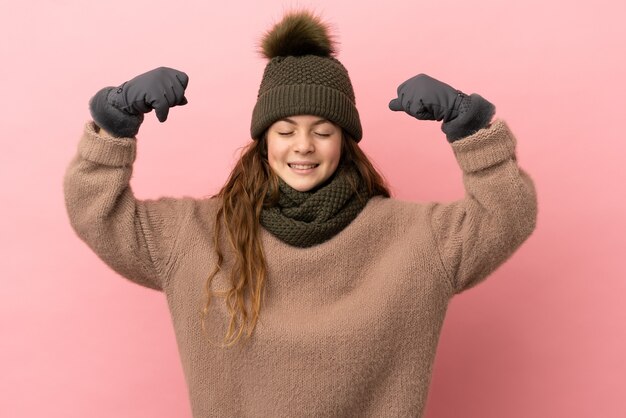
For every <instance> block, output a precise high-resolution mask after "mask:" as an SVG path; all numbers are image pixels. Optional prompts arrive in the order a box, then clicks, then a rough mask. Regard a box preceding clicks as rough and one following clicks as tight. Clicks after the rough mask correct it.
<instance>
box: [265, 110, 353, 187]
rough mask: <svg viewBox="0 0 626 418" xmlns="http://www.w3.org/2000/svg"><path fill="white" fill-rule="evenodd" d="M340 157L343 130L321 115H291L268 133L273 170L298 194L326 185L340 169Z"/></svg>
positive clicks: (277, 122)
mask: <svg viewBox="0 0 626 418" xmlns="http://www.w3.org/2000/svg"><path fill="white" fill-rule="evenodd" d="M340 157H341V127H339V126H338V125H335V124H334V123H332V122H330V121H328V120H326V119H324V118H321V117H319V116H312V115H298V116H289V117H288V118H283V119H280V120H278V121H276V122H274V124H272V126H270V127H269V129H268V131H267V159H268V161H269V164H270V167H271V168H272V170H273V171H274V173H276V175H278V176H279V177H280V178H281V179H283V180H284V181H285V183H287V184H288V185H289V186H291V187H293V188H294V189H296V190H298V191H301V192H306V191H309V190H311V189H313V188H314V187H316V186H318V185H320V184H322V183H324V182H325V181H326V180H327V179H328V178H329V177H330V176H332V174H333V173H334V172H335V170H336V169H337V166H338V165H339V160H340Z"/></svg>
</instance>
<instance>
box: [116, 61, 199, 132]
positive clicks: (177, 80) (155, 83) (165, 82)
mask: <svg viewBox="0 0 626 418" xmlns="http://www.w3.org/2000/svg"><path fill="white" fill-rule="evenodd" d="M188 83H189V77H188V76H187V74H185V73H184V72H182V71H178V70H175V69H173V68H168V67H159V68H155V69H154V70H151V71H148V72H147V73H143V74H140V75H138V76H137V77H135V78H133V79H132V80H129V81H127V82H125V83H124V84H122V85H121V86H119V87H117V88H116V89H113V90H111V91H110V92H109V94H108V95H107V102H108V103H109V104H110V105H112V106H113V107H115V108H117V109H120V110H122V111H124V112H126V113H128V114H130V115H135V116H138V115H141V114H144V113H149V112H151V111H152V109H154V110H155V112H156V115H157V118H158V119H159V121H160V122H165V120H166V119H167V115H168V113H169V110H170V107H174V106H183V105H185V104H187V99H186V98H185V89H186V88H187V84H188Z"/></svg>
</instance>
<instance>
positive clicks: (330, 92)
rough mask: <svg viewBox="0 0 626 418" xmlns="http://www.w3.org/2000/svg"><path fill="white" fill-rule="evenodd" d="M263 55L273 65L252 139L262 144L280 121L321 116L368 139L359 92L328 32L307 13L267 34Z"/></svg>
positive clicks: (290, 16)
mask: <svg viewBox="0 0 626 418" xmlns="http://www.w3.org/2000/svg"><path fill="white" fill-rule="evenodd" d="M260 52H261V54H262V55H263V56H264V57H265V58H267V59H269V62H268V64H267V65H266V67H265V71H264V73H263V79H262V81H261V86H260V88H259V93H258V95H257V102H256V105H255V106H254V110H253V112H252V124H251V127H250V133H251V135H252V138H254V139H259V138H260V137H261V135H262V134H263V132H264V131H265V130H266V129H267V128H269V127H270V125H272V124H273V123H274V122H276V121H277V120H279V119H282V118H285V117H289V116H292V115H316V116H320V117H323V118H326V119H328V120H330V121H332V122H334V123H336V124H337V125H339V126H341V127H342V128H343V129H345V130H346V131H347V132H348V133H349V134H350V136H351V137H352V138H353V139H354V140H355V141H356V142H359V141H360V140H361V137H362V136H363V132H362V129H361V121H360V119H359V112H358V111H357V109H356V106H355V98H354V90H353V89H352V83H351V82H350V77H349V76H348V71H347V70H346V68H345V67H344V66H343V65H342V64H341V62H339V60H337V59H336V58H335V57H334V55H335V54H336V49H335V43H334V42H333V40H332V39H331V36H330V35H329V28H328V26H327V25H326V24H325V23H323V22H322V21H321V20H320V19H319V18H318V17H316V16H314V15H313V14H312V13H310V12H308V11H297V12H289V13H287V14H286V15H285V16H284V17H283V19H282V20H281V21H280V22H279V23H277V24H276V25H274V27H273V28H272V29H271V30H269V31H268V32H266V34H265V35H264V37H263V39H262V42H261V51H260Z"/></svg>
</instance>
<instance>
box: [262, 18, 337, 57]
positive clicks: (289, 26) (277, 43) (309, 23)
mask: <svg viewBox="0 0 626 418" xmlns="http://www.w3.org/2000/svg"><path fill="white" fill-rule="evenodd" d="M259 52H260V53H261V55H262V56H264V57H265V58H268V59H272V58H274V57H281V56H287V55H294V56H298V55H319V56H321V57H330V56H333V55H335V54H336V47H335V41H334V40H333V39H332V38H331V35H330V28H329V26H328V24H326V23H324V22H322V20H321V19H320V18H319V17H318V16H315V15H314V14H313V13H311V12H309V11H307V10H302V11H292V12H289V13H287V14H286V15H285V16H284V17H283V19H282V20H281V21H280V22H278V23H276V24H275V25H274V27H273V28H272V29H270V30H269V31H267V32H266V33H265V35H264V36H263V39H262V40H261V46H260V51H259Z"/></svg>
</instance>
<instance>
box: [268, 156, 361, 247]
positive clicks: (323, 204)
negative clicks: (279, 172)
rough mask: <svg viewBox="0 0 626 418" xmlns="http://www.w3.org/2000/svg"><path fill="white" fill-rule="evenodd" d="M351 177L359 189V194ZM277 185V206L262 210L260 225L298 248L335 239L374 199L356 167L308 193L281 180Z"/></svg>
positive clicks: (335, 174)
mask: <svg viewBox="0 0 626 418" xmlns="http://www.w3.org/2000/svg"><path fill="white" fill-rule="evenodd" d="M350 177H353V178H354V179H355V181H356V184H357V185H358V194H357V193H355V192H354V190H353V188H352V186H351V185H350V182H349V178H350ZM278 183H279V189H280V197H279V200H278V204H277V205H275V206H272V207H268V208H263V210H262V212H261V219H260V222H261V225H263V226H264V227H265V228H266V229H267V230H268V231H270V232H271V233H272V234H273V235H275V236H276V237H277V238H279V239H280V240H282V241H284V242H286V243H287V244H289V245H293V246H295V247H302V248H305V247H311V246H313V245H316V244H320V243H322V242H324V241H326V240H328V239H330V238H332V237H333V236H334V235H335V234H337V233H338V232H340V231H341V230H342V229H343V228H345V227H346V226H348V224H349V223H350V222H352V220H353V219H354V218H356V216H357V215H358V214H359V212H361V210H362V209H363V208H364V207H365V205H366V204H367V201H368V200H369V198H370V197H371V196H368V194H367V190H366V187H365V185H364V184H363V182H362V181H361V180H360V176H358V175H357V174H356V169H355V168H354V167H343V168H341V169H338V170H336V171H335V173H334V174H333V176H331V177H330V179H329V180H327V181H326V182H325V183H324V184H323V185H321V186H319V187H317V188H315V189H313V190H310V191H306V192H300V191H298V190H295V189H293V188H292V187H291V186H289V185H288V184H287V183H285V182H284V181H283V180H282V179H281V178H280V177H279V178H278ZM268 196H269V193H268ZM359 197H360V198H359Z"/></svg>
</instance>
